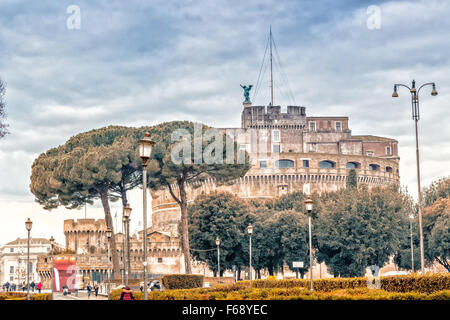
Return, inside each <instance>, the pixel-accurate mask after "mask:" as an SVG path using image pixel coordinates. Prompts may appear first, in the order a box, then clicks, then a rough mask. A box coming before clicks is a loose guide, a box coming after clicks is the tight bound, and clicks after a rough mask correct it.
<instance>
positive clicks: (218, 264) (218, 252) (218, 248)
mask: <svg viewBox="0 0 450 320" xmlns="http://www.w3.org/2000/svg"><path fill="white" fill-rule="evenodd" d="M217 270H218V271H217V274H218V276H219V283H220V245H217Z"/></svg>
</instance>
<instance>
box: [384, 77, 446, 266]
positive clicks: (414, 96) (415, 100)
mask: <svg viewBox="0 0 450 320" xmlns="http://www.w3.org/2000/svg"><path fill="white" fill-rule="evenodd" d="M425 86H432V88H433V89H432V91H431V95H432V96H437V94H438V93H437V91H436V84H435V83H434V82H428V83H425V84H423V85H421V86H420V87H419V89H416V81H415V80H413V81H412V85H411V88H410V87H408V86H407V85H404V84H400V83H397V84H394V92H393V93H392V97H393V98H397V97H398V93H397V90H398V88H399V87H405V88H407V89H408V90H409V92H410V93H411V106H412V118H413V120H414V123H415V129H416V164H417V191H418V204H417V207H418V213H419V238H420V268H421V271H422V274H425V254H424V248H423V228H422V190H421V187H420V161H419V137H418V132H417V122H418V121H419V119H420V113H419V93H420V89H422V88H423V87H425Z"/></svg>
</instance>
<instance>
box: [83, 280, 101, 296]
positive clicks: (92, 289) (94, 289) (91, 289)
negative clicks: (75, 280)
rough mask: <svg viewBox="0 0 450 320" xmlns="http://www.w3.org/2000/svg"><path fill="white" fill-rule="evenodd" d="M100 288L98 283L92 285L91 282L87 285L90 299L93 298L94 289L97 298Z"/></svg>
mask: <svg viewBox="0 0 450 320" xmlns="http://www.w3.org/2000/svg"><path fill="white" fill-rule="evenodd" d="M98 289H99V287H98V284H94V287H92V286H91V284H90V283H89V284H88V285H87V287H86V290H87V294H88V299H90V298H91V293H92V291H94V294H95V297H96V298H97V296H98Z"/></svg>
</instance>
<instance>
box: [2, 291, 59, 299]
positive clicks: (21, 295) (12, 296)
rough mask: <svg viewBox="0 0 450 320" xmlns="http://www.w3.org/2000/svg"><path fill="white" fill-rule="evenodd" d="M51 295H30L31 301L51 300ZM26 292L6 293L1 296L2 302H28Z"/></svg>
mask: <svg viewBox="0 0 450 320" xmlns="http://www.w3.org/2000/svg"><path fill="white" fill-rule="evenodd" d="M51 296H52V295H51V294H50V293H30V300H51ZM26 299H27V294H26V293H24V292H5V293H2V294H0V300H26Z"/></svg>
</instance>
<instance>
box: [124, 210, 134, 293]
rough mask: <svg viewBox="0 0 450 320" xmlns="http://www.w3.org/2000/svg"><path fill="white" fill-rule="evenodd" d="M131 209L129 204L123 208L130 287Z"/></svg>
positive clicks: (127, 273)
mask: <svg viewBox="0 0 450 320" xmlns="http://www.w3.org/2000/svg"><path fill="white" fill-rule="evenodd" d="M131 210H132V209H131V207H130V205H129V204H128V203H127V204H126V205H125V206H124V207H123V219H124V226H125V248H126V251H125V261H124V264H125V268H124V269H125V285H127V286H128V276H129V273H130V239H129V238H130V215H131Z"/></svg>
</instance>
